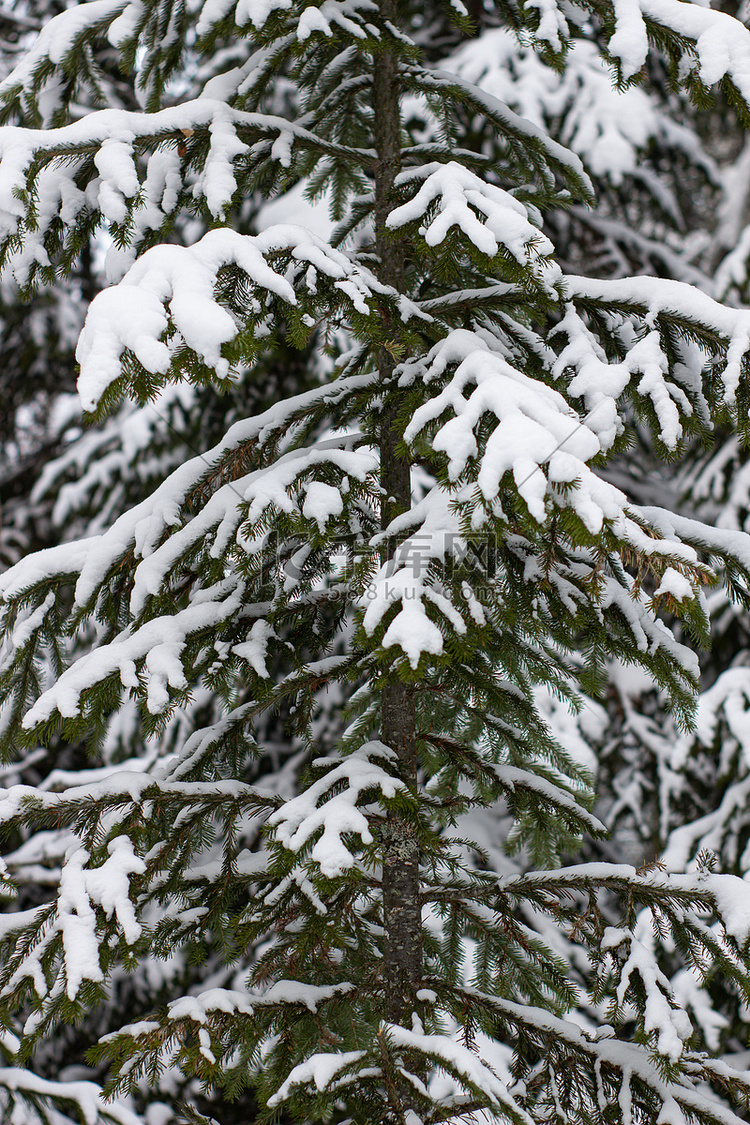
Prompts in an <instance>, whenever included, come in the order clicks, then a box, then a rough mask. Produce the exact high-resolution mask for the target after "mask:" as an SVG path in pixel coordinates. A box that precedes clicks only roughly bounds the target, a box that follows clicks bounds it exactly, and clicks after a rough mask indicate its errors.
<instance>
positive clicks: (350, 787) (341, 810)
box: [268, 741, 406, 879]
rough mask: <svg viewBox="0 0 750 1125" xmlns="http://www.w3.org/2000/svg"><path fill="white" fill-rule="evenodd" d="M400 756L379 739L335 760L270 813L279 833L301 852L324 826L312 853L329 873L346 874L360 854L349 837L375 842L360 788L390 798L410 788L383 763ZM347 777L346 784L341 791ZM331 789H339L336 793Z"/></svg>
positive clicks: (278, 836)
mask: <svg viewBox="0 0 750 1125" xmlns="http://www.w3.org/2000/svg"><path fill="white" fill-rule="evenodd" d="M394 757H395V751H394V750H391V749H390V748H389V747H387V746H385V745H384V744H383V743H382V742H377V741H373V742H368V743H365V745H364V746H361V747H360V748H359V749H358V750H355V751H354V752H353V753H352V754H350V755H349V757H347V758H344V759H343V761H341V762H340V763H339V764H338V765H336V764H334V762H335V760H334V762H332V768H331V769H330V770H329V771H328V772H327V773H326V774H325V776H324V777H322V778H321V779H320V780H319V781H315V782H313V783H312V784H311V785H309V786H308V787H307V788H306V789H305V791H304V792H303V793H300V794H299V795H298V796H296V797H293V798H292V800H291V801H287V802H286V804H285V805H283V806H282V808H280V809H278V810H277V812H275V813H273V814H272V815H271V816H270V817H269V821H268V823H269V826H270V827H271V828H272V829H273V838H274V839H276V840H278V841H279V843H281V844H282V845H283V846H284V847H285V848H288V849H289V850H290V851H295V852H299V851H301V850H302V849H303V848H304V847H305V845H306V844H307V843H308V841H309V840H310V839H311V838H312V837H313V836H316V835H317V833H318V832H319V831H320V829H321V828H322V830H323V831H322V834H321V835H320V836H319V838H318V839H317V841H316V843H315V844H314V846H313V849H312V852H311V858H312V860H313V862H314V863H315V864H317V865H318V866H319V868H320V870H321V872H322V874H323V875H325V876H327V877H328V878H329V879H334V878H336V877H337V876H339V875H342V874H343V872H344V871H346V870H347V869H348V868H350V867H352V866H353V864H354V855H353V854H352V852H351V850H350V849H349V848H348V847H347V845H346V844H345V843H344V840H343V837H344V836H345V835H348V834H349V833H351V834H353V835H357V836H359V837H360V839H361V840H362V843H363V844H371V843H372V842H373V836H372V833H371V831H370V826H369V822H368V818H367V816H366V815H365V813H364V812H363V811H362V810H361V809H360V808H358V807H357V802H358V800H359V797H360V794H361V793H363V792H364V791H365V790H368V789H378V790H380V792H381V793H382V794H383V796H384V797H386V798H388V797H393V796H395V794H396V793H398V792H399V791H402V790H404V789H405V788H406V786H405V785H404V783H403V782H402V781H399V780H398V779H397V778H394V777H393V776H392V775H391V774H390V773H389V772H388V770H387V769H385V768H384V767H383V766H381V765H378V764H377V762H378V760H381V761H385V762H389V761H391V760H392V759H393V758H394ZM342 782H343V783H344V785H345V788H343V789H341V790H340V791H336V790H337V789H338V787H339V786H340V785H341V783H342ZM331 790H334V792H333V794H332V795H331Z"/></svg>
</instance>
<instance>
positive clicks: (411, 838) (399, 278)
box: [373, 0, 422, 1023]
mask: <svg viewBox="0 0 750 1125" xmlns="http://www.w3.org/2000/svg"><path fill="white" fill-rule="evenodd" d="M380 9H381V12H382V13H383V15H384V16H385V17H386V19H389V20H392V21H395V5H394V4H393V3H392V2H391V0H383V2H382V3H381V5H380ZM399 85H400V83H399V74H398V58H397V55H396V52H395V51H393V50H390V49H388V48H386V49H385V50H383V51H381V52H379V53H378V55H377V56H376V57H375V60H374V64H373V108H374V113H375V143H376V147H377V153H378V159H377V164H376V167H375V219H376V248H377V252H378V256H379V258H380V271H379V272H380V278H381V280H382V281H383V282H385V283H386V284H387V285H392V286H394V288H397V289H400V290H403V285H404V255H403V248H402V246H401V243H400V240H399V239H398V238H397V237H393V235H389V233H388V232H387V230H386V227H385V220H386V218H387V215H388V212H389V210H390V204H391V202H392V190H393V181H394V179H395V177H396V175H397V174H398V171H399V168H400V163H401V117H400V112H399ZM383 329H384V334H385V337H386V340H387V341H388V342H389V343H391V342H395V339H396V333H397V331H398V326H397V325H394V324H391V323H389V322H387V321H386V323H384V325H383ZM393 367H394V361H393V358H392V355H391V352H390V351H389V350H388V348H387V347H381V348H380V349H379V352H378V368H379V372H380V379H381V382H382V383H383V385H384V387H387V388H389V389H388V391H387V392H386V399H387V406H386V409H385V410H384V412H383V418H382V425H381V432H380V455H381V484H382V487H383V491H384V499H383V510H382V523H383V527H386V526H387V525H388V524H389V523H390V521H391V520H392V519H393V518H394V516H396V515H398V514H399V513H400V512H403V511H407V510H408V509H409V507H410V506H411V466H410V463H409V461H408V460H406V459H405V458H404V457H401V456H399V454H398V444H399V440H400V436H401V435H400V433H399V430H398V428H397V414H398V406H399V404H398V396H397V395H396V394H395V393H394V392H393V390H392V389H391V384H392V375H393ZM381 737H382V739H383V741H384V742H385V743H386V745H387V746H391V747H392V748H393V749H394V750H395V751H396V753H397V754H398V756H399V760H400V763H401V772H402V775H403V777H404V779H405V780H406V781H408V782H413V780H414V778H415V775H416V739H415V719H414V697H413V693H412V691H411V689H410V688H409V686H408V685H406V684H403V683H401V682H400V681H399V680H398V679H397V678H396V677H395V676H394V678H393V680H392V681H391V682H390V683H388V684H387V685H386V686H385V688H384V689H383V693H382V702H381ZM383 915H384V926H385V942H384V951H383V952H384V961H385V963H384V969H383V979H384V987H385V1012H384V1014H385V1017H386V1019H388V1020H389V1021H391V1022H393V1023H399V1022H401V1021H402V1019H403V1018H404V1017H405V1016H407V1015H408V1013H409V1012H410V1011H411V1010H413V1005H414V999H415V993H416V991H417V989H418V988H419V981H420V979H421V976H422V919H421V907H420V902H419V845H418V841H417V836H416V832H415V825H414V823H413V822H412V821H410V820H409V819H408V818H407V817H405V816H401V815H395V814H392V815H390V816H389V818H388V822H387V824H386V826H385V829H384V832H383Z"/></svg>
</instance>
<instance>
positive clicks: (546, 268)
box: [386, 160, 560, 292]
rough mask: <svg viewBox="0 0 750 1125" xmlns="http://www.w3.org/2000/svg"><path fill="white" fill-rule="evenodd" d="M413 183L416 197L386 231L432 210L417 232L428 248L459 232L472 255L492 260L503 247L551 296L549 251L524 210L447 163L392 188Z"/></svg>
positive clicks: (555, 271) (409, 175)
mask: <svg viewBox="0 0 750 1125" xmlns="http://www.w3.org/2000/svg"><path fill="white" fill-rule="evenodd" d="M415 181H416V184H417V186H418V190H417V193H416V194H415V195H414V196H413V197H412V199H410V200H409V202H408V203H403V204H402V205H401V206H400V207H397V208H396V209H395V210H394V211H391V213H390V214H389V216H388V218H387V219H386V226H387V227H388V228H389V229H390V230H398V229H399V228H400V227H403V226H405V225H406V224H407V223H413V222H417V221H419V220H421V219H423V218H424V217H425V216H426V215H427V214H428V213H429V214H432V212H433V211H434V210H435V209H436V210H437V213H436V214H435V215H434V217H433V218H431V219H430V220H429V222H427V223H426V224H425V225H424V226H422V227H420V234H422V236H423V237H424V240H425V242H426V243H427V245H428V246H438V245H440V243H441V242H442V241H443V240H444V239H445V237H446V236H447V234H448V231H449V230H450V228H451V227H454V226H455V227H459V229H460V230H462V231H463V233H464V234H465V235H466V236H467V238H469V239H470V240H471V242H473V244H474V246H475V247H476V248H477V250H480V251H481V252H482V253H483V254H487V255H488V257H494V256H495V255H496V254H497V253H498V251H499V249H500V247H501V246H502V247H504V249H505V250H506V252H507V253H508V254H510V255H511V256H512V257H513V258H515V260H516V261H517V262H518V263H519V264H520V265H522V266H524V267H525V268H526V269H527V270H528V271H529V273H531V274H532V276H534V277H535V279H536V280H537V281H538V282H539V283H540V284H541V285H542V286H544V287H545V288H546V289H548V290H549V291H550V292H554V284H555V282H557V281H558V280H559V277H560V269H559V266H557V265H556V264H555V263H553V262H550V261H547V260H546V259H548V258H549V256H550V255H551V254H552V253H553V250H554V247H553V246H552V243H551V242H550V241H549V239H548V238H546V236H545V235H543V234H542V233H541V231H540V230H539V229H538V228H537V227H535V226H533V225H532V224H531V223H530V222H529V218H528V212H527V210H526V208H525V207H524V205H523V204H522V203H519V201H518V200H517V199H514V197H513V196H512V195H509V194H508V192H507V191H503V189H502V188H498V187H495V186H494V185H493V184H489V183H487V182H486V181H485V180H483V179H481V178H480V177H479V176H477V175H475V173H474V172H472V171H470V170H469V169H468V168H464V167H463V165H461V164H457V163H456V162H455V161H453V160H451V161H449V162H448V163H447V164H425V165H423V166H422V167H420V168H417V169H409V171H407V172H401V173H400V174H399V175H398V176H397V177H396V184H395V186H396V188H405V187H408V186H410V185H411V184H412V183H414V182H415Z"/></svg>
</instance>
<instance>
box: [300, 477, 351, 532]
mask: <svg viewBox="0 0 750 1125" xmlns="http://www.w3.org/2000/svg"><path fill="white" fill-rule="evenodd" d="M343 510H344V500H343V497H342V495H341V491H340V489H338V488H334V487H333V486H332V485H330V484H325V483H324V482H323V481H311V483H310V484H309V485H308V486H307V488H306V489H305V500H304V503H303V505H302V514H303V516H304V517H305V519H308V520H315V522H316V523H317V525H318V527H319V529H320V532H321V534H323V533H324V532H325V529H326V524H327V523H328V521H329V520H330V519H333V518H334V517H335V516H340V515H341V513H342V512H343Z"/></svg>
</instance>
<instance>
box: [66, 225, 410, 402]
mask: <svg viewBox="0 0 750 1125" xmlns="http://www.w3.org/2000/svg"><path fill="white" fill-rule="evenodd" d="M278 253H285V254H288V255H289V257H290V258H291V260H292V262H294V263H296V264H297V268H298V270H299V274H300V277H301V278H305V279H306V281H307V283H309V282H310V281H311V280H312V276H313V275H314V271H317V272H318V273H320V274H322V275H323V277H326V278H329V279H331V280H332V282H333V285H334V287H335V288H337V289H338V290H339V291H340V292H341V293H342V294H344V295H345V296H346V297H347V298H348V299H349V301H350V302H351V305H352V306H353V308H354V309H355V310H356V311H357V312H359V313H362V314H364V315H369V312H370V306H369V305H368V303H367V300H368V298H369V297H371V296H372V295H373V294H374V293H378V294H387V293H389V292H390V291H389V290H388V288H387V287H386V286H384V285H381V284H380V283H379V282H378V281H377V279H376V278H375V277H374V276H373V274H371V273H370V271H369V270H367V269H365V268H363V267H360V266H358V265H357V264H356V263H355V262H354V261H353V260H352V259H350V258H349V257H348V256H347V255H346V254H344V253H342V252H341V251H339V250H334V249H333V248H332V247H330V246H328V244H327V243H325V242H324V241H323V240H322V239H320V238H318V237H316V236H315V235H313V234H311V233H310V232H309V231H306V230H305V229H304V228H302V227H296V226H290V225H276V226H272V227H268V228H267V229H266V230H265V231H263V233H262V234H260V235H255V236H253V235H242V234H238V233H237V232H236V231H234V230H232V229H231V228H228V227H219V228H217V229H215V230H211V231H209V232H208V233H207V234H205V235H204V236H203V238H202V239H200V241H199V242H197V243H195V244H194V245H193V246H189V247H185V246H171V245H162V246H155V247H153V248H152V249H151V250H148V251H147V252H146V253H145V254H143V255H142V256H141V257H140V258H139V259H138V261H137V262H135V263H134V264H133V265H132V266H131V267H130V269H129V270H128V271H127V273H126V274H125V276H124V277H123V279H122V280H121V281H120V282H119V283H118V284H117V285H114V286H112V288H110V289H105V290H104V291H103V292H102V293H99V294H98V295H97V296H96V297H95V299H94V300H93V301H92V303H91V305H90V307H89V311H88V314H87V316H86V323H85V325H84V328H83V331H82V333H81V336H80V339H79V343H78V349H77V351H76V358H77V360H78V362H79V364H80V367H81V374H80V376H79V380H78V390H79V394H80V396H81V401H82V404H83V407H84V409H85V410H94V409H95V408H96V406H97V404H98V402H99V399H100V398H101V396H102V395H103V394H104V392H105V390H106V389H107V388H108V387H109V386H110V385H111V384H112V383H113V382H115V381H116V380H117V379H118V378H119V376H120V374H121V367H122V359H123V356H124V354H125V352H126V351H130V352H132V353H133V354H134V355H135V356H136V358H137V359H138V361H139V363H140V364H141V365H142V366H143V367H144V368H145V369H146V371H148V372H150V373H151V374H153V375H166V374H167V373H168V372H169V370H170V364H171V362H172V356H173V354H174V353H175V352H176V351H177V350H178V349H179V348H180V346H181V345H182V344H187V346H188V348H190V349H191V350H192V351H193V352H194V353H195V354H196V355H197V356H198V357H199V358H200V359H201V360H202V361H203V362H204V363H205V364H206V365H207V366H209V367H212V368H213V369H214V370H215V371H216V374H217V376H218V378H224V377H226V375H227V374H228V370H229V365H228V362H227V360H226V359H223V358H222V346H223V345H224V344H227V343H229V341H231V340H233V339H234V338H235V337H236V336H237V334H238V332H239V330H240V329H239V325H238V324H237V323H236V322H235V319H234V317H233V316H232V315H231V314H230V313H229V312H228V311H227V310H226V309H225V308H223V307H222V306H221V305H220V304H219V302H218V301H217V300H216V299H215V297H214V290H215V288H216V284H217V276H218V274H219V271H220V270H221V269H222V268H223V267H225V266H227V265H235V266H237V267H238V268H239V269H240V270H241V271H242V272H243V273H244V274H245V275H246V277H247V280H248V282H249V283H250V285H251V286H252V287H253V288H254V289H256V290H260V291H261V293H263V292H266V293H269V294H272V295H273V296H275V297H278V298H279V299H280V300H281V301H283V302H286V303H287V304H289V305H292V306H294V305H296V304H297V296H296V293H295V290H294V287H293V285H292V284H291V282H290V280H289V279H288V271H285V273H284V274H281V273H278V272H277V271H276V270H275V269H274V268H273V267H272V266H270V265H269V264H268V262H267V260H266V259H267V257H269V256H271V255H275V254H278ZM310 266H311V267H313V275H311V273H310V270H309V269H308V268H307V267H310ZM295 272H296V271H295ZM165 306H166V307H165ZM170 328H173V329H174V330H176V336H174V337H173V338H171V339H169V340H166V339H165V337H166V336H167V333H168V329H170Z"/></svg>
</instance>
